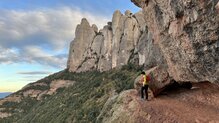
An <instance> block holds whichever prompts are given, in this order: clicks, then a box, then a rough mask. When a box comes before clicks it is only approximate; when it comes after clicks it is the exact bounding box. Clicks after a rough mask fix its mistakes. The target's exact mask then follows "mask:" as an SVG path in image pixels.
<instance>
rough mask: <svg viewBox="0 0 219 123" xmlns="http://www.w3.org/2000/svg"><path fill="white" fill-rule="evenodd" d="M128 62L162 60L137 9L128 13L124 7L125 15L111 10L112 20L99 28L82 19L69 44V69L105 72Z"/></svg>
mask: <svg viewBox="0 0 219 123" xmlns="http://www.w3.org/2000/svg"><path fill="white" fill-rule="evenodd" d="M128 63H135V64H137V65H145V66H147V67H151V66H156V65H159V64H163V63H165V60H164V59H163V55H162V53H161V50H160V48H159V47H158V45H157V44H154V43H153V39H152V34H151V33H150V32H149V31H148V28H147V26H146V21H145V19H144V16H143V13H142V12H141V11H140V12H138V13H136V14H132V13H131V12H130V11H128V10H127V11H126V12H125V15H123V14H122V13H121V12H120V11H115V13H114V14H113V18H112V22H108V24H107V25H106V26H104V28H103V29H101V30H100V31H98V29H97V27H96V26H95V25H93V26H90V24H89V23H88V22H87V20H86V19H82V22H81V24H80V25H78V27H77V29H76V37H75V39H74V41H72V43H71V46H70V52H69V59H68V69H69V71H71V72H84V71H90V70H98V71H107V70H110V69H112V68H115V67H121V66H123V65H126V64H128Z"/></svg>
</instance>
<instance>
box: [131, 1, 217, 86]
mask: <svg viewBox="0 0 219 123" xmlns="http://www.w3.org/2000/svg"><path fill="white" fill-rule="evenodd" d="M131 1H132V2H133V3H134V4H135V5H137V6H139V7H141V8H142V9H143V14H144V18H145V23H146V25H148V30H149V31H150V32H153V34H152V35H153V39H154V41H155V43H156V44H158V45H159V47H160V49H161V51H162V53H163V55H164V58H165V60H166V61H167V65H168V72H169V74H170V75H171V76H172V77H173V78H174V79H175V80H176V81H193V82H200V81H210V82H215V83H219V2H218V0H207V1H205V0H177V1H176V0H169V1H167V0H131Z"/></svg>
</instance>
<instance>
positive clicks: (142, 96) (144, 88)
mask: <svg viewBox="0 0 219 123" xmlns="http://www.w3.org/2000/svg"><path fill="white" fill-rule="evenodd" d="M144 92H145V95H146V99H148V85H145V86H142V87H141V98H144Z"/></svg>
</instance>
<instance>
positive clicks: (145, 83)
mask: <svg viewBox="0 0 219 123" xmlns="http://www.w3.org/2000/svg"><path fill="white" fill-rule="evenodd" d="M141 76H142V79H141V84H142V87H141V99H144V92H145V95H146V98H145V99H146V100H148V82H149V80H150V79H149V77H147V76H146V74H145V72H144V71H143V72H141Z"/></svg>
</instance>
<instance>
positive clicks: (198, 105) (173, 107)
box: [131, 83, 219, 123]
mask: <svg viewBox="0 0 219 123" xmlns="http://www.w3.org/2000/svg"><path fill="white" fill-rule="evenodd" d="M131 95H132V96H133V98H137V99H136V101H137V102H138V104H139V107H141V110H142V111H143V112H147V113H148V116H147V122H148V121H149V122H151V123H160V122H166V123H169V122H171V123H172V122H173V123H178V122H179V123H181V122H182V123H185V122H186V123H219V87H217V86H215V85H211V84H209V83H201V84H194V85H193V89H191V90H186V89H179V90H174V91H169V92H167V93H166V94H163V95H161V96H159V97H157V98H153V99H151V100H150V101H142V100H140V99H139V97H138V95H137V94H136V93H131ZM132 96H131V97H132ZM148 117H149V119H150V120H148ZM144 119H145V118H143V119H141V120H139V121H140V122H146V121H145V120H144Z"/></svg>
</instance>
